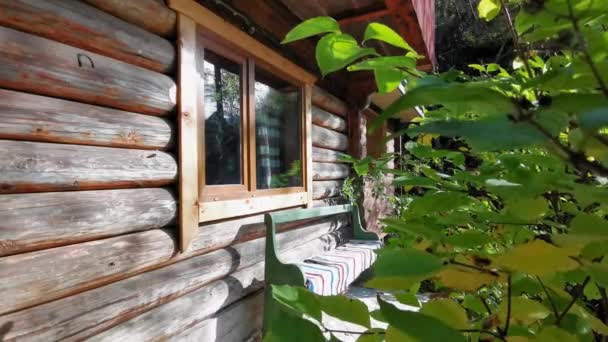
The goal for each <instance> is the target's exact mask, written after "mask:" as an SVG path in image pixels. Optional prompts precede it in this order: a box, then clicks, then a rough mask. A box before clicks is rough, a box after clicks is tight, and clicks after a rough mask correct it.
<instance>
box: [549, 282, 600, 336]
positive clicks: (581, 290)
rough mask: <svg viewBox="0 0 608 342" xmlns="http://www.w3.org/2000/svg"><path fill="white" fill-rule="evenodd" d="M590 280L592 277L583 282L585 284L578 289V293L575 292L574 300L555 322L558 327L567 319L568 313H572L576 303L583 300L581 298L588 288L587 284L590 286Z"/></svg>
mask: <svg viewBox="0 0 608 342" xmlns="http://www.w3.org/2000/svg"><path fill="white" fill-rule="evenodd" d="M590 280H591V277H590V276H587V277H585V280H584V281H583V283H582V284H581V286H580V287H578V288H577V289H576V292H575V294H574V296H572V300H571V301H570V302H569V303H568V305H566V308H565V309H564V311H563V312H562V313H561V315H559V316H558V317H557V320H556V321H555V324H556V325H560V324H561V322H562V320H563V319H564V317H566V314H567V313H568V311H570V309H571V308H572V307H573V306H574V304H575V303H576V301H577V300H579V299H580V298H581V296H582V295H583V293H584V291H585V287H586V286H587V284H589V281H590Z"/></svg>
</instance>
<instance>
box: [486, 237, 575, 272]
mask: <svg viewBox="0 0 608 342" xmlns="http://www.w3.org/2000/svg"><path fill="white" fill-rule="evenodd" d="M495 264H496V265H497V266H500V267H503V268H505V269H507V270H512V271H518V272H524V273H528V274H532V275H537V276H543V275H548V274H551V273H554V272H564V271H569V270H573V269H575V268H577V267H578V263H577V262H576V261H574V260H572V259H571V258H570V252H569V251H568V250H566V249H564V248H558V247H555V246H553V245H550V244H548V243H546V242H544V241H542V240H534V241H532V242H529V243H526V244H524V245H519V246H517V247H515V248H513V249H511V250H510V251H508V252H507V253H505V254H504V255H501V256H499V257H498V258H496V259H495Z"/></svg>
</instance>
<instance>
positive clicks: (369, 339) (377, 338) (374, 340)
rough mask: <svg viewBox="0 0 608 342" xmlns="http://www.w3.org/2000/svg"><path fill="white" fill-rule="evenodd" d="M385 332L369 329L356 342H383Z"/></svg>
mask: <svg viewBox="0 0 608 342" xmlns="http://www.w3.org/2000/svg"><path fill="white" fill-rule="evenodd" d="M384 335H385V332H384V330H382V329H378V328H374V329H370V330H368V331H366V332H365V334H362V335H361V336H359V338H358V339H357V342H383V341H384Z"/></svg>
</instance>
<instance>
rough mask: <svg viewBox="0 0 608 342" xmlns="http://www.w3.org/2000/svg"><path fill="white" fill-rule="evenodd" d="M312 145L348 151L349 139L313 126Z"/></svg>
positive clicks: (340, 134)
mask: <svg viewBox="0 0 608 342" xmlns="http://www.w3.org/2000/svg"><path fill="white" fill-rule="evenodd" d="M311 133H312V134H311V135H312V145H313V146H316V147H321V148H328V149H331V150H337V151H346V149H347V148H348V137H347V136H346V135H345V134H342V133H338V132H335V131H332V130H330V129H327V128H323V127H321V126H317V125H312V132H311Z"/></svg>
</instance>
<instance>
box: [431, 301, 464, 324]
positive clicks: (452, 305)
mask: <svg viewBox="0 0 608 342" xmlns="http://www.w3.org/2000/svg"><path fill="white" fill-rule="evenodd" d="M420 313H423V314H426V315H428V316H431V317H435V318H437V319H438V320H440V321H442V322H443V323H445V324H447V325H449V326H450V327H452V328H454V329H468V328H469V319H468V317H467V313H466V311H465V310H464V309H463V308H462V306H460V304H458V303H457V302H456V301H454V300H452V299H436V300H432V301H430V302H427V303H425V304H424V305H423V306H422V309H420Z"/></svg>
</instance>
